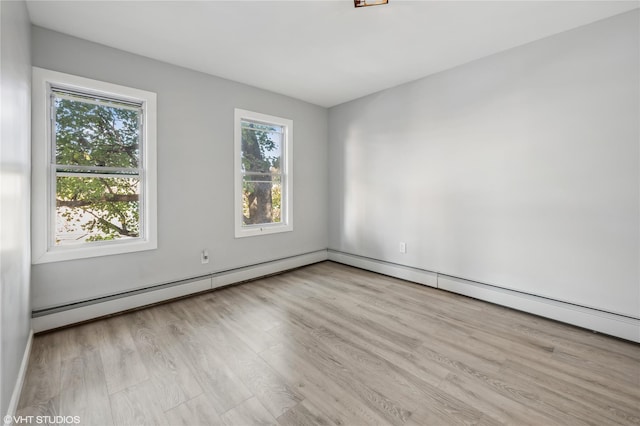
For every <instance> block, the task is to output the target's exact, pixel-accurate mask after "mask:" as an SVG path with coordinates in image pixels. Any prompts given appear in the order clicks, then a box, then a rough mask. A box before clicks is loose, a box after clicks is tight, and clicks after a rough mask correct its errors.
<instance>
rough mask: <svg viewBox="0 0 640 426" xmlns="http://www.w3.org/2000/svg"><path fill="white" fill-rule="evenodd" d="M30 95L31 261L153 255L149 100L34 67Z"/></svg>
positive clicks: (140, 93) (143, 94)
mask: <svg viewBox="0 0 640 426" xmlns="http://www.w3.org/2000/svg"><path fill="white" fill-rule="evenodd" d="M32 93H33V96H32V97H33V100H32V105H33V119H32V121H33V137H32V139H33V146H32V158H33V160H32V175H33V179H32V183H33V185H32V205H33V209H32V262H33V263H46V262H55V261H62V260H72V259H79V258H87V257H95V256H104V255H110V254H120V253H129V252H135V251H141V250H150V249H155V248H156V247H157V230H156V222H157V212H156V95H155V93H152V92H148V91H144V90H139V89H134V88H130V87H126V86H120V85H115V84H111V83H106V82H102V81H97V80H91V79H87V78H83V77H78V76H74V75H70V74H65V73H59V72H56V71H50V70H45V69H42V68H38V67H33V85H32Z"/></svg>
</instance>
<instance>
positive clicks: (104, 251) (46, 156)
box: [31, 67, 158, 264]
mask: <svg viewBox="0 0 640 426" xmlns="http://www.w3.org/2000/svg"><path fill="white" fill-rule="evenodd" d="M32 72H33V74H32V200H31V203H32V216H31V229H32V235H31V247H32V249H31V253H32V258H31V261H32V263H34V264H38V263H48V262H59V261H66V260H73V259H83V258H89V257H98V256H107V255H113V254H122V253H130V252H137V251H143V250H153V249H156V248H157V247H158V242H157V170H156V161H157V160H156V158H157V157H156V94H155V93H153V92H148V91H145V90H139V89H134V88H131V87H126V86H120V85H117V84H112V83H106V82H103V81H98V80H92V79H89V78H84V77H78V76H75V75H71V74H65V73H61V72H57V71H51V70H46V69H43V68H38V67H33V69H32ZM52 86H54V87H58V88H64V89H69V90H74V91H77V92H81V93H89V94H94V95H97V96H105V97H109V98H115V99H122V100H126V101H132V102H138V103H140V104H141V105H142V109H143V123H142V128H143V135H142V147H141V160H142V163H141V165H142V170H141V174H142V183H143V184H142V188H141V192H140V198H141V200H140V202H141V213H142V214H141V217H140V221H141V229H140V230H141V231H142V232H141V234H142V235H141V237H140V238H132V239H125V240H111V241H96V242H90V243H86V244H79V245H73V246H55V245H54V244H53V243H52V242H53V241H54V239H53V238H52V236H53V235H54V233H55V194H53V191H54V190H55V181H54V179H55V169H54V168H53V165H52V155H53V154H52V143H53V142H52V138H51V121H52V120H51V112H50V111H51V96H49V95H50V90H51V87H52Z"/></svg>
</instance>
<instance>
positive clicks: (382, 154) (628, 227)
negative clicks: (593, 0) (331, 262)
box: [329, 10, 640, 317]
mask: <svg viewBox="0 0 640 426" xmlns="http://www.w3.org/2000/svg"><path fill="white" fill-rule="evenodd" d="M639 29H640V28H639V13H638V11H637V10H635V11H632V12H629V13H626V14H623V15H618V16H616V17H613V18H610V19H607V20H604V21H600V22H597V23H594V24H591V25H588V26H585V27H581V28H578V29H575V30H572V31H568V32H565V33H561V34H559V35H556V36H553V37H550V38H547V39H544V40H540V41H537V42H534V43H531V44H528V45H525V46H521V47H518V48H515V49H512V50H509V51H505V52H502V53H500V54H497V55H493V56H490V57H487V58H484V59H481V60H478V61H475V62H472V63H469V64H466V65H464V66H461V67H458V68H455V69H452V70H449V71H446V72H442V73H439V74H436V75H433V76H429V77H427V78H424V79H421V80H418V81H415V82H412V83H409V84H405V85H402V86H399V87H396V88H393V89H389V90H386V91H383V92H379V93H376V94H373V95H370V96H367V97H365V98H362V99H359V100H355V101H352V102H349V103H346V104H343V105H339V106H337V107H334V108H331V109H330V112H329V123H330V127H329V129H330V130H329V166H330V172H329V189H330V200H329V203H330V215H329V217H330V226H329V229H330V238H329V247H330V248H331V249H334V250H340V251H344V252H348V253H352V254H357V255H362V256H368V257H371V258H375V259H381V260H385V261H389V262H395V263H399V264H403V265H408V266H413V267H418V268H423V269H427V270H431V271H436V272H441V273H444V274H450V275H454V276H457V277H461V278H466V279H470V280H475V281H479V282H484V283H487V284H494V285H497V286H501V287H504V288H511V289H515V290H519V291H523V292H527V293H532V294H535V295H540V296H545V297H549V298H553V299H556V300H561V301H567V302H571V303H575V304H579V305H583V306H587V307H594V308H597V309H602V310H605V311H609V312H613V313H619V314H623V315H629V316H633V317H639V316H640V284H639V283H640V277H639V259H640V251H639V245H640V242H639V236H640V223H639V222H640V211H639V206H640V199H639V195H640V187H639V185H640V183H639V181H640V179H639V178H640V167H639V116H640V108H639V98H640V93H639V77H638V76H639V75H640V67H639V62H640V61H639V38H638V34H639ZM400 241H405V242H406V243H407V253H406V254H400V253H399V247H398V246H399V242H400Z"/></svg>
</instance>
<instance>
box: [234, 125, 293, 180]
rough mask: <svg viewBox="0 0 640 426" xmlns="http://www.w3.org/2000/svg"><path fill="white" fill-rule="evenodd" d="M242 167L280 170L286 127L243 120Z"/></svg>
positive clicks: (256, 170) (246, 168)
mask: <svg viewBox="0 0 640 426" xmlns="http://www.w3.org/2000/svg"><path fill="white" fill-rule="evenodd" d="M241 127H242V147H241V148H242V169H243V171H246V172H258V173H273V172H280V171H281V170H280V169H281V164H282V151H283V146H282V143H283V133H284V127H282V126H278V125H271V124H264V123H258V122H254V121H248V120H243V121H242V123H241Z"/></svg>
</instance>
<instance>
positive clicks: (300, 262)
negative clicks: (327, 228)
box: [31, 250, 327, 333]
mask: <svg viewBox="0 0 640 426" xmlns="http://www.w3.org/2000/svg"><path fill="white" fill-rule="evenodd" d="M324 260H327V251H326V250H319V251H316V252H312V253H306V254H301V255H298V256H292V257H289V258H286V259H278V260H274V261H270V262H265V263H260V264H257V265H249V266H246V267H242V268H238V269H234V270H230V271H222V272H217V273H214V274H211V276H209V277H207V278H202V279H199V280H195V281H189V282H185V283H178V284H176V285H173V286H170V287H166V286H163V287H162V288H159V289H157V290H154V289H149V291H146V292H143V293H138V294H133V295H126V294H124V295H122V296H121V297H117V295H114V296H113V298H111V299H109V300H105V301H96V303H91V304H86V305H83V306H79V307H77V308H73V307H70V308H69V309H66V310H62V311H59V312H54V313H51V314H47V315H42V316H36V317H34V318H33V319H32V320H31V321H32V326H33V330H34V331H35V332H36V333H39V332H42V331H47V330H52V329H54V328H58V327H63V326H66V325H71V324H75V323H79V322H82V321H87V320H91V319H95V318H99V317H102V316H105V315H111V314H116V313H118V312H123V311H126V310H129V309H134V308H139V307H142V306H146V305H151V304H154V303H159V302H164V301H167V300H171V299H175V298H178V297H183V296H188V295H190V294H194V293H199V292H202V291H207V290H211V289H214V288H218V287H222V286H225V285H229V284H234V283H239V282H242V281H246V280H250V279H255V278H259V277H262V276H266V275H271V274H275V273H278V272H283V271H286V270H289V269H293V268H298V267H301V266H305V265H310V264H312V263H317V262H322V261H324Z"/></svg>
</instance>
